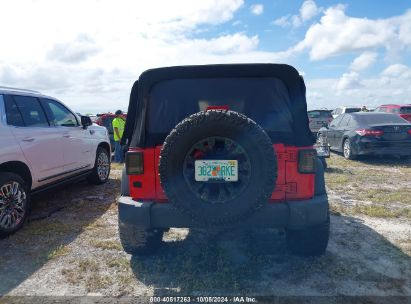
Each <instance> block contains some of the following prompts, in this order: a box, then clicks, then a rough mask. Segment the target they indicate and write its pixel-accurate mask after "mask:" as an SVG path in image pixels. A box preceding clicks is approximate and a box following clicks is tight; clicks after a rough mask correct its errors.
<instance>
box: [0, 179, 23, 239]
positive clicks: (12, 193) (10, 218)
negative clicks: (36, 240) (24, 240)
mask: <svg viewBox="0 0 411 304" xmlns="http://www.w3.org/2000/svg"><path fill="white" fill-rule="evenodd" d="M29 210H30V193H29V189H28V186H27V184H26V182H25V181H24V180H23V179H22V178H21V177H20V176H19V175H17V174H14V173H8V172H6V173H0V238H4V237H6V236H8V235H10V234H12V233H14V232H16V231H17V230H19V229H20V228H21V227H22V226H23V225H24V222H25V221H26V219H27V217H28V214H29Z"/></svg>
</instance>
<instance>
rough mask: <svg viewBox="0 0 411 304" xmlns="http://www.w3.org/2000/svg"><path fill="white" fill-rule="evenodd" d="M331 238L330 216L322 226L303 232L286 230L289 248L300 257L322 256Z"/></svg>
mask: <svg viewBox="0 0 411 304" xmlns="http://www.w3.org/2000/svg"><path fill="white" fill-rule="evenodd" d="M329 236H330V215H329V214H328V217H327V221H326V222H325V223H322V224H320V225H316V226H313V227H309V228H306V229H302V230H290V229H287V230H286V241H287V247H288V249H289V250H290V252H291V253H292V254H295V255H299V256H320V255H323V254H324V253H325V250H326V249H327V245H328V239H329Z"/></svg>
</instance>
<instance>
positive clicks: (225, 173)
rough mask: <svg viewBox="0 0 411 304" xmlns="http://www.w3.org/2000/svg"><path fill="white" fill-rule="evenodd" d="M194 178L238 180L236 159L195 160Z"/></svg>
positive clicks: (202, 179)
mask: <svg viewBox="0 0 411 304" xmlns="http://www.w3.org/2000/svg"><path fill="white" fill-rule="evenodd" d="M195 180H196V181H197V182H208V181H213V180H215V181H218V180H221V181H226V182H236V181H238V163H237V161H236V160H196V161H195Z"/></svg>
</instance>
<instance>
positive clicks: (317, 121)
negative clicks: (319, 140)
mask: <svg viewBox="0 0 411 304" xmlns="http://www.w3.org/2000/svg"><path fill="white" fill-rule="evenodd" d="M307 114H308V122H309V126H310V130H311V132H313V133H314V134H315V136H316V137H317V132H318V130H320V129H321V128H322V127H324V125H328V124H329V123H330V122H331V121H332V120H333V116H332V114H331V111H330V110H311V111H308V112H307Z"/></svg>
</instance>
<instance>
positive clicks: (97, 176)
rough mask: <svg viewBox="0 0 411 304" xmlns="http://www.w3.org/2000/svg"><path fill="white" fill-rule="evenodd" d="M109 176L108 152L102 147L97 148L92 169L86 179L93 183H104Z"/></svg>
mask: <svg viewBox="0 0 411 304" xmlns="http://www.w3.org/2000/svg"><path fill="white" fill-rule="evenodd" d="M109 176H110V154H109V153H108V151H107V150H106V149H104V148H102V147H98V148H97V153H96V160H95V163H94V167H93V171H92V172H91V174H90V175H89V177H88V181H89V182H90V183H91V184H94V185H101V184H104V183H105V182H106V181H107V180H108V178H109Z"/></svg>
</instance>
